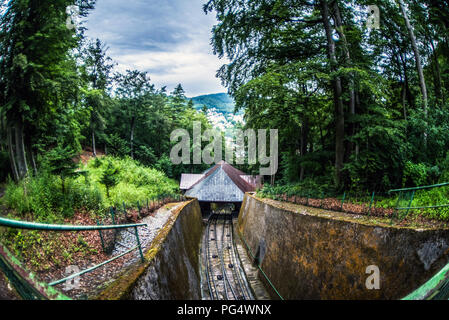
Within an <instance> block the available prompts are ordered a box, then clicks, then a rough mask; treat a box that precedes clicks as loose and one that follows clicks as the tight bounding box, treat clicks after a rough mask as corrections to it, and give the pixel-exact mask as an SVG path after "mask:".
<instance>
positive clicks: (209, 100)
mask: <svg viewBox="0 0 449 320" xmlns="http://www.w3.org/2000/svg"><path fill="white" fill-rule="evenodd" d="M192 101H193V105H194V107H195V109H197V110H199V111H202V110H203V107H204V106H206V108H207V112H206V116H207V118H208V119H209V121H210V123H211V124H212V126H213V127H214V128H217V129H220V130H221V131H223V132H225V133H226V135H228V133H229V132H230V131H232V130H233V129H234V128H235V126H236V125H237V124H238V123H241V124H242V123H243V112H241V111H240V112H238V113H237V114H234V109H235V102H234V100H233V99H232V98H231V97H230V96H229V95H228V94H226V93H217V94H208V95H204V96H199V97H195V98H192Z"/></svg>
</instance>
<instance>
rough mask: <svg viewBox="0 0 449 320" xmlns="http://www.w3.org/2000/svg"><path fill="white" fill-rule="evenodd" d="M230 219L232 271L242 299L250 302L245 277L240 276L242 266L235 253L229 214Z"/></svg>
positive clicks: (250, 295) (232, 227)
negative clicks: (235, 276)
mask: <svg viewBox="0 0 449 320" xmlns="http://www.w3.org/2000/svg"><path fill="white" fill-rule="evenodd" d="M230 218H231V233H230V234H231V239H230V240H231V247H232V253H231V254H232V255H233V256H234V261H235V262H234V269H235V270H234V272H235V273H236V275H237V280H238V282H239V286H240V289H241V292H242V296H243V298H244V299H245V300H251V299H252V294H251V292H250V290H249V288H248V286H247V285H245V283H246V284H247V282H245V280H244V278H245V277H246V276H245V277H244V276H243V274H242V272H243V270H242V266H241V264H240V259H239V258H238V253H237V251H236V244H235V239H234V223H233V221H232V213H231V216H230ZM237 267H238V270H237V269H236V268H237ZM245 294H246V296H245ZM246 297H248V299H246Z"/></svg>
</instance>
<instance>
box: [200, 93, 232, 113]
mask: <svg viewBox="0 0 449 320" xmlns="http://www.w3.org/2000/svg"><path fill="white" fill-rule="evenodd" d="M192 101H193V103H194V106H195V108H196V109H197V110H201V109H202V108H203V106H206V107H207V109H216V110H217V111H218V112H220V113H234V108H235V103H234V100H233V99H232V98H231V97H230V96H229V95H228V94H227V93H217V94H208V95H203V96H198V97H194V98H192Z"/></svg>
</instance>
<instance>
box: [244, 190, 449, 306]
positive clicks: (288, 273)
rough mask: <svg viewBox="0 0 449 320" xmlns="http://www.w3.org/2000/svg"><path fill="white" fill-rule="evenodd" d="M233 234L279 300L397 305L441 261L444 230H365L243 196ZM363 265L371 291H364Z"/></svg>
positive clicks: (330, 216) (336, 217)
mask: <svg viewBox="0 0 449 320" xmlns="http://www.w3.org/2000/svg"><path fill="white" fill-rule="evenodd" d="M238 231H239V234H241V235H243V237H244V239H245V240H246V242H247V244H248V246H249V247H250V249H251V251H252V252H253V253H254V254H256V253H257V252H258V255H259V256H260V261H261V267H262V269H263V270H264V272H265V273H266V275H267V276H268V278H269V279H270V280H271V282H272V283H273V285H274V286H275V287H276V289H277V290H278V291H279V293H280V294H281V295H282V296H283V298H284V299H400V298H402V297H404V296H406V295H407V294H409V293H411V292H412V291H413V290H415V289H417V288H418V287H419V286H420V285H422V284H423V283H425V282H426V281H427V280H428V279H429V278H430V277H432V276H433V275H434V274H435V273H436V272H438V271H439V270H440V269H441V268H443V267H444V266H445V265H446V264H447V262H448V260H449V230H430V229H429V230H425V229H421V230H416V229H412V228H401V227H394V226H389V225H388V224H376V223H370V222H367V220H366V219H365V220H363V219H362V220H358V218H357V217H350V216H343V215H340V214H337V213H333V212H329V211H323V210H317V209H312V208H308V207H303V206H298V205H292V206H288V205H284V204H283V203H280V202H277V201H273V200H261V199H258V198H255V197H254V196H252V195H250V194H246V196H245V199H244V201H243V204H242V209H241V211H240V215H239V222H238ZM371 265H376V266H378V267H379V271H380V289H379V290H368V289H367V287H366V280H367V278H368V277H369V276H370V275H371V274H366V269H367V267H368V266H371ZM262 280H263V279H262ZM272 297H273V298H276V297H275V295H274V294H273V296H272Z"/></svg>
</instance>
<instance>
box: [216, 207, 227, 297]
mask: <svg viewBox="0 0 449 320" xmlns="http://www.w3.org/2000/svg"><path fill="white" fill-rule="evenodd" d="M218 217H219V216H218V214H217V219H216V220H215V226H214V234H215V247H216V248H217V254H218V257H219V258H220V266H221V273H222V275H223V288H224V296H225V299H226V300H229V296H228V290H227V288H226V281H227V280H228V277H227V276H226V270H225V268H224V262H223V251H221V252H220V249H219V248H218V238H217V222H218ZM223 232H224V230H223ZM221 246H222V249H223V234H222V239H221ZM228 283H229V281H228Z"/></svg>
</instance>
